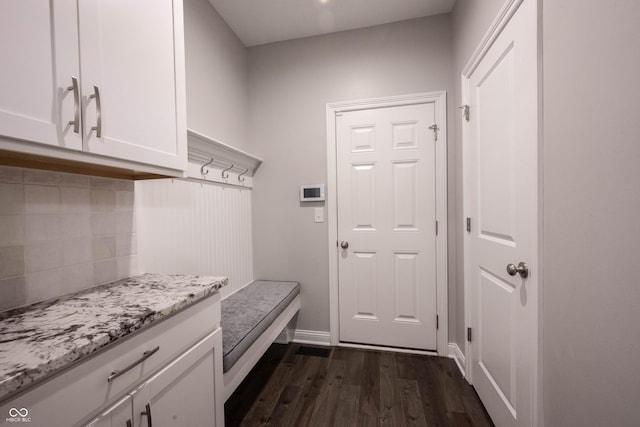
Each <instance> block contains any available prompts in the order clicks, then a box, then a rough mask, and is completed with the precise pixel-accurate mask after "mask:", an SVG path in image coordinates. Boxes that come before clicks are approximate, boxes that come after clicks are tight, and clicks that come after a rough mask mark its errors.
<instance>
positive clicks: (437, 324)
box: [436, 314, 440, 329]
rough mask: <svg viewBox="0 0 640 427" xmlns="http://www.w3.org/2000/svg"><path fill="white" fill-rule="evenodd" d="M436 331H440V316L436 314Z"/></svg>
mask: <svg viewBox="0 0 640 427" xmlns="http://www.w3.org/2000/svg"><path fill="white" fill-rule="evenodd" d="M436 329H440V316H438V315H437V314H436Z"/></svg>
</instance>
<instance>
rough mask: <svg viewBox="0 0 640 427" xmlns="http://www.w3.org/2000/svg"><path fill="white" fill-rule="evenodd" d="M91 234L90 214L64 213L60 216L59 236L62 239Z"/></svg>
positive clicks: (89, 235)
mask: <svg viewBox="0 0 640 427" xmlns="http://www.w3.org/2000/svg"><path fill="white" fill-rule="evenodd" d="M91 236H92V233H91V215H90V214H64V215H61V216H60V237H61V238H62V239H73V238H77V237H86V238H88V237H91Z"/></svg>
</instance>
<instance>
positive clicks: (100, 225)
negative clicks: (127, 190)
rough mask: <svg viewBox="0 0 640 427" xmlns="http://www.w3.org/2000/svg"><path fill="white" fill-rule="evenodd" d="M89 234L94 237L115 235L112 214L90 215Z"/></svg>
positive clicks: (97, 213)
mask: <svg viewBox="0 0 640 427" xmlns="http://www.w3.org/2000/svg"><path fill="white" fill-rule="evenodd" d="M91 232H92V234H93V235H94V236H112V235H114V234H116V217H115V215H114V213H113V212H96V213H92V214H91Z"/></svg>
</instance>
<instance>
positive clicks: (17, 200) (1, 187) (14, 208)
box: [0, 184, 24, 215]
mask: <svg viewBox="0 0 640 427" xmlns="http://www.w3.org/2000/svg"><path fill="white" fill-rule="evenodd" d="M0 202H2V203H0V215H10V214H23V213H24V187H23V185H22V184H0Z"/></svg>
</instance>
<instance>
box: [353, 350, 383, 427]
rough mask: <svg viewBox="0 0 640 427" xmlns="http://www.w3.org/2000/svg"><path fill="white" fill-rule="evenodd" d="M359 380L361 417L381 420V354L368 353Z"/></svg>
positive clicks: (365, 355)
mask: <svg viewBox="0 0 640 427" xmlns="http://www.w3.org/2000/svg"><path fill="white" fill-rule="evenodd" d="M363 359H364V360H363V363H362V373H361V375H360V378H359V383H358V385H359V386H360V401H359V404H358V407H359V412H358V414H359V417H362V418H373V419H378V418H380V352H378V351H366V352H364V355H363Z"/></svg>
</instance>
